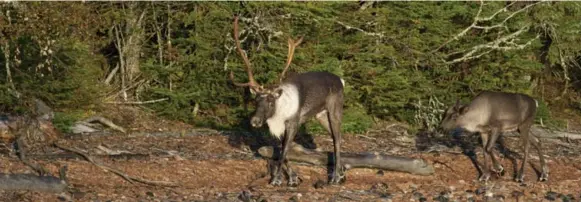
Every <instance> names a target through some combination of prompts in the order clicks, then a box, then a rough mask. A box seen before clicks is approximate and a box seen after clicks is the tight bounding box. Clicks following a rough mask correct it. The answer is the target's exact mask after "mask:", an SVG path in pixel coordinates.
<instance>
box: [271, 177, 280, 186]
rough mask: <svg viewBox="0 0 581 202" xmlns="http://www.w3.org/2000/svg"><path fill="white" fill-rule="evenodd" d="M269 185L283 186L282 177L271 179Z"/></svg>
mask: <svg viewBox="0 0 581 202" xmlns="http://www.w3.org/2000/svg"><path fill="white" fill-rule="evenodd" d="M269 184H270V185H272V186H280V185H282V179H281V177H280V175H279V176H274V177H272V179H270V183H269Z"/></svg>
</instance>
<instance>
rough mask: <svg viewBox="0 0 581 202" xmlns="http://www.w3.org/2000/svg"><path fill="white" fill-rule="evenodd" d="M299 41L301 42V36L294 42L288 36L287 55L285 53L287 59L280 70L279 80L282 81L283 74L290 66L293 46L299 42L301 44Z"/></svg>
mask: <svg viewBox="0 0 581 202" xmlns="http://www.w3.org/2000/svg"><path fill="white" fill-rule="evenodd" d="M301 42H303V37H302V36H301V37H300V38H299V39H298V40H297V41H296V42H295V40H293V39H292V38H290V37H289V38H288V55H287V59H286V66H285V67H284V69H283V70H282V73H281V74H280V77H279V78H278V80H279V82H282V79H283V78H284V74H285V73H286V70H287V69H288V67H289V66H290V64H291V61H292V60H293V55H294V54H295V48H296V47H297V46H298V45H299V44H301Z"/></svg>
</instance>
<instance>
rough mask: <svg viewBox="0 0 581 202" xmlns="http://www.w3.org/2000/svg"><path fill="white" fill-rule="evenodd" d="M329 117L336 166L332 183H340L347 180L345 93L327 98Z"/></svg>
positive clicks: (332, 175)
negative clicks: (343, 121) (343, 122)
mask: <svg viewBox="0 0 581 202" xmlns="http://www.w3.org/2000/svg"><path fill="white" fill-rule="evenodd" d="M326 108H327V110H328V113H329V114H328V117H329V123H330V125H331V127H330V128H331V136H332V137H333V148H334V150H333V152H334V153H333V154H334V159H333V160H334V166H333V172H332V174H331V179H330V180H329V183H330V184H339V183H342V182H344V181H345V174H344V170H343V167H342V166H341V119H342V118H343V94H342V93H337V94H334V95H332V96H329V98H328V100H327V106H326Z"/></svg>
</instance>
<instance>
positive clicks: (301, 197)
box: [0, 128, 581, 201]
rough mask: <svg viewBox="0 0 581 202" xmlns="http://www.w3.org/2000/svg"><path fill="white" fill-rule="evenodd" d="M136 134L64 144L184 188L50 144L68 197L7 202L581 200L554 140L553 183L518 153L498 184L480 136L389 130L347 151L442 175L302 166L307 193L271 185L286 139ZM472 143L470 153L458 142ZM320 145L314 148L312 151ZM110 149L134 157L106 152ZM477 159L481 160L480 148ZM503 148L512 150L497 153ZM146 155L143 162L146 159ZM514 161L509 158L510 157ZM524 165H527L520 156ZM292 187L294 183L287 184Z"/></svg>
mask: <svg viewBox="0 0 581 202" xmlns="http://www.w3.org/2000/svg"><path fill="white" fill-rule="evenodd" d="M167 130H168V131H163V130H162V131H158V132H151V131H150V132H144V131H132V132H130V133H128V134H116V133H109V134H105V133H103V134H90V135H74V136H68V137H65V138H62V139H61V140H60V141H59V144H62V145H66V146H68V147H74V148H77V149H80V150H82V151H85V152H87V153H89V154H91V155H93V156H94V157H95V158H96V159H98V160H99V161H101V162H102V163H103V164H106V165H108V166H111V167H114V168H117V169H119V170H122V171H123V172H126V173H127V174H128V175H133V176H138V177H142V178H145V179H150V180H161V181H172V182H175V183H177V184H178V185H179V186H177V187H158V186H149V185H144V184H140V183H135V184H132V183H130V182H128V181H126V180H124V179H123V178H121V177H119V176H117V175H115V174H113V173H111V172H106V171H104V170H103V169H100V168H98V167H96V166H95V165H93V164H91V163H89V162H87V161H85V160H84V159H82V158H49V156H46V154H61V153H63V152H64V151H62V150H59V149H57V148H53V147H48V148H45V149H43V150H38V151H31V152H30V153H29V158H30V159H32V160H34V162H36V163H38V164H40V165H43V166H44V167H46V168H47V169H48V170H49V171H50V174H51V175H55V176H58V169H59V168H61V167H62V166H65V165H67V166H68V171H67V180H68V183H69V184H70V186H69V189H68V191H67V192H65V193H59V194H54V193H38V192H30V191H0V200H1V201H68V200H72V201H550V200H556V201H579V200H580V199H581V183H580V182H579V181H580V179H581V156H580V151H581V149H580V148H581V144H579V142H573V143H564V142H562V141H560V140H552V141H546V142H544V145H543V149H544V151H545V152H546V153H545V155H546V156H547V159H548V166H549V169H550V176H549V181H548V182H537V178H538V175H537V173H536V172H535V169H534V167H535V168H538V167H539V161H538V155H537V153H536V151H535V150H531V151H532V152H531V155H532V160H531V161H530V162H532V165H533V166H534V167H533V166H530V165H529V166H527V167H526V178H525V181H526V182H525V184H520V183H516V182H514V181H513V180H512V179H513V178H512V176H513V173H514V171H513V170H514V163H513V162H512V161H511V159H510V158H509V157H510V156H511V155H508V154H510V152H500V153H499V152H496V153H497V154H498V155H500V156H501V159H502V164H503V166H504V167H505V169H506V170H507V171H506V173H505V175H504V176H493V177H492V178H491V180H490V181H489V182H488V183H486V184H485V183H481V182H478V181H476V179H477V178H478V174H479V173H478V170H477V169H476V167H475V166H474V164H473V163H472V161H471V160H470V158H469V157H468V155H465V152H463V151H467V153H468V154H469V153H470V152H469V149H470V148H474V147H475V145H478V144H477V139H475V138H474V137H461V138H460V139H456V140H450V139H446V138H444V139H446V140H444V139H443V138H442V137H431V136H428V135H416V136H414V135H405V134H401V133H382V132H376V133H375V134H367V135H353V134H345V135H344V142H343V144H342V151H344V152H380V153H384V154H390V155H398V156H408V157H417V158H423V159H425V160H426V161H427V162H428V163H429V164H431V165H433V166H434V168H435V174H433V175H431V176H418V175H412V174H407V173H401V172H391V171H378V170H374V169H351V170H348V171H347V172H346V174H347V180H346V182H345V183H344V184H341V185H334V186H331V185H326V181H327V175H326V173H327V170H326V168H324V167H316V166H310V165H303V164H298V163H293V164H292V166H293V167H294V168H295V170H297V171H298V173H299V176H300V177H301V179H302V183H301V184H300V185H299V186H298V187H287V186H281V187H272V186H270V185H268V180H269V176H268V174H267V161H266V160H265V159H263V158H262V157H260V156H258V154H256V149H257V148H258V147H259V146H263V145H268V144H274V143H276V141H273V140H272V139H269V138H267V137H262V136H258V135H252V134H250V133H235V132H215V131H206V130H195V129H191V128H189V129H187V131H186V130H185V129H184V131H181V132H175V131H176V130H174V132H171V130H170V129H167ZM302 137H307V138H303V139H300V140H299V141H301V142H306V143H305V144H306V146H310V147H313V146H314V145H316V146H317V147H318V148H321V149H322V150H326V151H332V150H331V147H332V140H331V138H330V136H328V135H320V136H316V137H315V138H313V139H309V138H308V137H311V136H308V135H304V136H302ZM517 140H518V139H517V138H515V137H506V138H504V142H506V147H507V148H509V150H510V151H512V152H516V153H519V152H520V149H519V147H517V144H518V141H517ZM454 141H456V143H458V142H464V146H458V145H461V144H456V145H454V144H455V143H454ZM309 142H310V144H308V143H309ZM99 146H101V148H103V147H104V148H108V149H109V150H110V151H118V152H119V151H125V152H126V153H127V152H128V153H130V154H131V155H125V157H114V156H109V157H107V155H104V154H105V152H104V150H103V149H99ZM475 148H476V150H475V151H476V155H477V156H478V158H479V159H481V153H480V148H479V147H475ZM497 151H503V150H500V149H499V150H497ZM138 154H141V155H138ZM504 154H506V155H504ZM516 158H517V161H518V162H519V165H520V160H521V158H520V157H519V155H516ZM0 161H1V162H2V164H0V169H2V171H3V172H4V173H31V172H32V171H31V169H30V168H28V167H26V166H25V165H23V164H22V163H21V162H20V161H18V160H17V159H16V158H15V157H14V156H13V155H10V154H2V155H1V156H0ZM285 183H286V181H285Z"/></svg>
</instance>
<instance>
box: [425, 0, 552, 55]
mask: <svg viewBox="0 0 581 202" xmlns="http://www.w3.org/2000/svg"><path fill="white" fill-rule="evenodd" d="M541 2H544V1H539V2H536V3H533V4H530V5H527V6H525V7H524V8H521V9H519V10H517V11H515V12H513V13H512V14H510V15H509V16H508V17H506V18H505V19H504V20H503V21H502V22H500V23H498V24H495V25H491V26H479V25H478V24H479V23H481V22H486V21H490V20H492V19H494V18H495V17H496V16H497V15H498V14H500V13H502V12H507V11H508V8H509V7H511V6H512V5H514V4H515V3H516V2H512V3H511V4H509V5H507V6H505V7H504V8H502V9H500V10H498V11H496V12H495V13H494V14H492V15H490V16H488V17H480V14H481V13H482V7H483V6H484V2H483V1H482V0H481V1H480V7H479V8H478V12H477V13H476V16H474V21H473V22H472V24H470V26H468V27H467V28H466V29H464V30H462V31H460V33H458V34H456V35H455V36H454V37H452V38H450V39H448V40H447V41H446V42H444V43H443V44H442V45H440V46H439V47H438V48H436V49H434V50H433V51H432V53H434V52H436V51H439V50H440V49H442V48H443V47H444V46H446V45H448V44H449V43H451V42H452V41H456V40H458V39H460V38H461V37H463V36H464V35H466V33H468V31H470V30H471V29H483V30H484V31H488V30H490V29H494V28H498V27H505V28H506V25H505V24H506V22H507V21H508V20H509V19H511V18H513V17H514V16H515V15H516V14H518V13H521V12H523V11H525V10H527V9H528V8H530V7H532V6H534V5H537V4H539V3H541Z"/></svg>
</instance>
